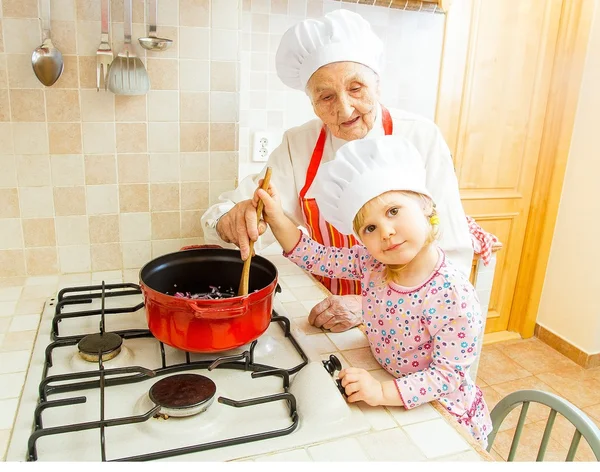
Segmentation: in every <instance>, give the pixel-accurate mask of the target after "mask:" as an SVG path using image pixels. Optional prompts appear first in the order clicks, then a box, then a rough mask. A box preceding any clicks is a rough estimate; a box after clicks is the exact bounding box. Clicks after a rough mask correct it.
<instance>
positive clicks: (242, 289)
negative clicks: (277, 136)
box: [238, 167, 273, 296]
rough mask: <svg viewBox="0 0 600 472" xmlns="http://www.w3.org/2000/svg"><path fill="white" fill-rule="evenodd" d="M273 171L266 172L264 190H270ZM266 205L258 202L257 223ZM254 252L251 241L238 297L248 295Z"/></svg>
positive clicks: (268, 169)
mask: <svg viewBox="0 0 600 472" xmlns="http://www.w3.org/2000/svg"><path fill="white" fill-rule="evenodd" d="M272 170H273V169H271V168H270V167H267V171H266V172H265V178H264V179H263V183H262V186H261V187H260V188H262V189H263V190H265V191H266V190H267V189H268V188H269V182H270V180H271V172H272ZM263 207H264V203H263V201H262V200H259V201H258V205H257V207H256V221H260V219H261V217H262V212H263ZM253 252H254V241H250V253H249V255H248V258H247V259H246V260H245V261H244V268H243V269H242V278H241V280H240V286H239V288H238V296H244V295H248V282H249V279H250V263H251V262H252V253H253Z"/></svg>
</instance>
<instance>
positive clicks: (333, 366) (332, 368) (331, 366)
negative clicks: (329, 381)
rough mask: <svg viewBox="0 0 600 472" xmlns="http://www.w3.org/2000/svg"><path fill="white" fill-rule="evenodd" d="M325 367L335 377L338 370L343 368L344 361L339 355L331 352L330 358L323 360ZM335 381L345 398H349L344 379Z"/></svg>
mask: <svg viewBox="0 0 600 472" xmlns="http://www.w3.org/2000/svg"><path fill="white" fill-rule="evenodd" d="M323 367H325V370H326V371H327V372H329V375H331V376H332V377H334V376H335V375H334V374H335V372H336V371H339V370H342V363H341V362H340V360H339V359H338V358H337V357H335V356H334V355H333V354H331V355H330V356H329V359H328V360H326V361H323ZM335 383H336V385H337V388H338V390H339V391H340V393H341V394H342V395H344V397H345V398H347V395H346V390H345V389H344V387H343V386H342V381H341V380H340V379H335Z"/></svg>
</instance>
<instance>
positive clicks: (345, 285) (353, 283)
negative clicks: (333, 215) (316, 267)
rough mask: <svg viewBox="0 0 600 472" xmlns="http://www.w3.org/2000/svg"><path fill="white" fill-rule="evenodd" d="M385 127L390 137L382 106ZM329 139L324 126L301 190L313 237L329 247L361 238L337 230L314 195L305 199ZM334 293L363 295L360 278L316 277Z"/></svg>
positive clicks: (387, 117)
mask: <svg viewBox="0 0 600 472" xmlns="http://www.w3.org/2000/svg"><path fill="white" fill-rule="evenodd" d="M381 111H382V121H383V129H384V131H385V134H386V136H387V135H390V134H392V129H393V123H392V117H391V116H390V112H389V111H387V109H386V108H385V107H383V106H382V107H381ZM326 138H327V131H326V129H325V126H323V128H322V129H321V134H320V135H319V139H317V144H316V146H315V149H314V150H313V154H312V157H311V159H310V164H309V165H308V172H307V173H306V182H305V183H304V187H303V188H302V190H301V191H300V208H302V214H303V216H304V223H305V226H306V228H307V229H308V231H309V232H310V237H311V238H312V239H314V240H315V241H317V242H318V243H320V244H323V245H325V246H333V247H348V248H349V247H352V246H356V245H357V244H360V243H359V242H358V241H357V239H356V238H355V237H354V236H352V235H348V236H346V235H343V234H342V233H340V232H339V231H338V230H336V229H335V228H334V227H333V226H332V225H330V224H329V223H327V221H325V220H324V219H323V218H322V217H321V213H320V212H319V207H318V206H317V202H316V201H315V199H314V198H304V197H305V196H306V193H307V192H308V189H309V188H310V186H311V185H312V183H313V180H315V176H316V175H317V170H318V169H319V165H320V164H321V159H322V158H323V149H324V148H325V139H326ZM315 277H316V278H317V279H318V280H319V281H320V282H321V283H322V284H323V285H324V286H325V287H327V290H329V291H330V292H331V293H332V294H333V295H359V294H360V293H361V290H360V281H358V280H346V279H330V278H328V277H321V276H315Z"/></svg>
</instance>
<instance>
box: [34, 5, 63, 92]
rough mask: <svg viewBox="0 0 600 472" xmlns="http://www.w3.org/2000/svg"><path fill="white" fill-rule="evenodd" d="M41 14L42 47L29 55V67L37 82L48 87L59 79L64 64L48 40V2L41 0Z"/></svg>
mask: <svg viewBox="0 0 600 472" xmlns="http://www.w3.org/2000/svg"><path fill="white" fill-rule="evenodd" d="M40 11H41V13H42V15H41V16H42V18H41V20H42V32H43V37H42V45H41V46H39V47H37V48H36V49H35V50H34V51H33V54H32V55H31V66H32V67H33V72H34V73H35V76H36V77H37V78H38V80H39V81H40V82H41V83H42V84H43V85H45V86H46V87H50V86H51V85H54V83H55V82H56V81H57V80H58V79H59V77H60V76H61V74H62V72H63V68H64V65H65V64H64V62H63V57H62V54H61V52H60V51H59V50H58V49H56V48H55V47H54V44H52V39H50V0H41V4H40Z"/></svg>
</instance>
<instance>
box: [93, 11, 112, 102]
mask: <svg viewBox="0 0 600 472" xmlns="http://www.w3.org/2000/svg"><path fill="white" fill-rule="evenodd" d="M101 12H102V15H101V19H102V21H101V22H100V45H99V46H98V50H97V51H96V90H98V91H100V87H102V88H104V90H107V89H108V69H109V67H110V64H111V62H112V61H113V52H112V50H111V49H110V44H109V42H108V41H109V28H110V0H102V4H101Z"/></svg>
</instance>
